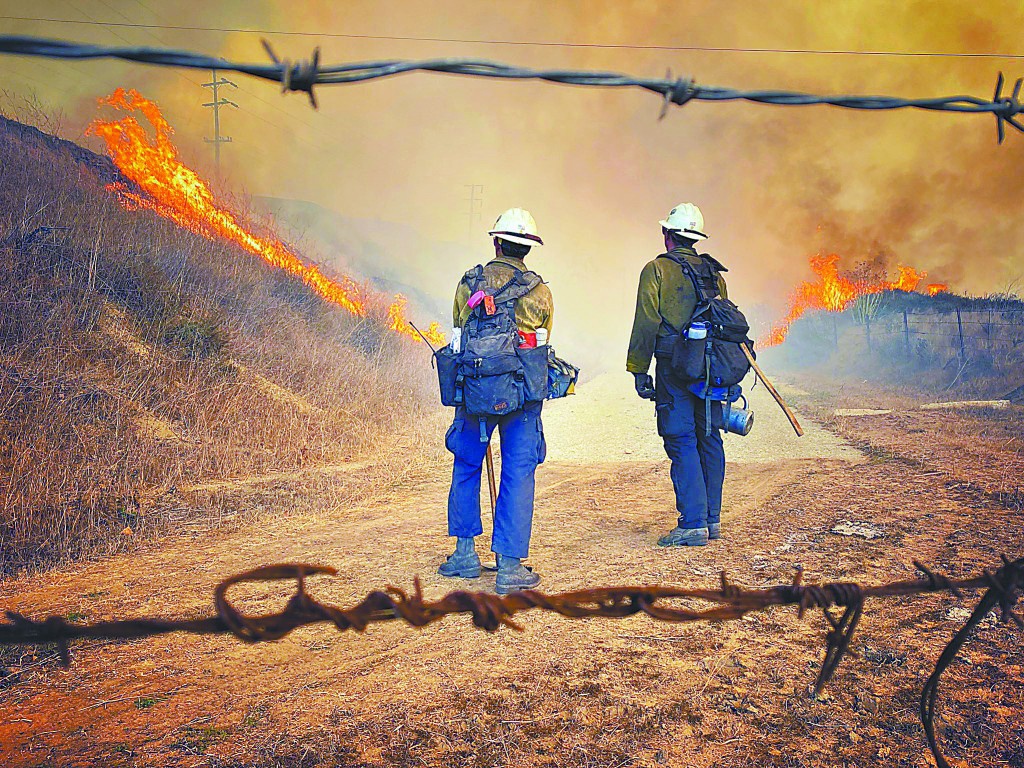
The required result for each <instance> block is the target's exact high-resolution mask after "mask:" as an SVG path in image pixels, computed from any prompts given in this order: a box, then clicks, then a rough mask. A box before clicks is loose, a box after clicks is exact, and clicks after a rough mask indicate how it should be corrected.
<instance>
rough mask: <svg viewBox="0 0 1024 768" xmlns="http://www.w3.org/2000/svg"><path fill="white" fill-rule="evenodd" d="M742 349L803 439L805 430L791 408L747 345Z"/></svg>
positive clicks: (798, 435)
mask: <svg viewBox="0 0 1024 768" xmlns="http://www.w3.org/2000/svg"><path fill="white" fill-rule="evenodd" d="M740 349H742V350H743V354H744V355H746V358H747V362H748V363H750V367H751V368H753V369H754V373H756V374H757V378H759V379H760V380H761V382H762V383H763V384H764V385H765V387H767V389H768V391H769V392H770V393H771V396H772V397H774V398H775V402H776V403H778V404H779V407H780V408H781V409H782V412H783V413H784V414H786V418H787V419H789V423H790V424H792V425H793V430H794V431H795V432H796V436H797V437H803V435H804V430H803V429H802V428H801V426H800V422H799V421H797V420H796V416H794V415H793V412H792V411H791V410H790V409H789V406H788V405H786V401H785V400H783V399H782V395H780V394H779V392H778V390H777V389H775V387H774V386H772V383H771V382H770V381H768V379H767V378H766V377H765V375H764V371H762V370H761V366H759V365H758V364H757V361H756V360H755V359H754V354H753V353H752V352H751V351H750V348H749V347H748V346H747V345H746V344H740Z"/></svg>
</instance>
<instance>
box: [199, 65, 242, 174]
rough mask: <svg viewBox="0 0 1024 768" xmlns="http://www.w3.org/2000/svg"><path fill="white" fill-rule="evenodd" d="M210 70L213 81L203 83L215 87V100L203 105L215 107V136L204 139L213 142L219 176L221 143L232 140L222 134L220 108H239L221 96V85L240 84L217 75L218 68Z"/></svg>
mask: <svg viewBox="0 0 1024 768" xmlns="http://www.w3.org/2000/svg"><path fill="white" fill-rule="evenodd" d="M210 71H211V72H212V73H213V82H212V83H203V88H212V89H213V101H211V102H208V103H206V104H203V106H204V107H212V108H213V138H212V139H207V138H205V137H204V138H203V141H205V142H206V143H208V144H213V157H214V160H215V162H216V165H217V175H218V176H219V175H220V145H221V144H225V143H227V142H229V141H231V137H230V136H221V135H220V108H221V107H234V108H235V109H238V105H237V104H235V102H233V101H228V100H227V99H224V98H221V96H220V87H221V86H222V85H230V86H231V87H232V88H237V87H238V86H237V85H235V84H234V83H232V82H231V81H230V80H227V79H226V78H223V77H219V76H218V75H217V70H216V69H212V70H210Z"/></svg>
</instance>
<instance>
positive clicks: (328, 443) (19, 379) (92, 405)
mask: <svg viewBox="0 0 1024 768" xmlns="http://www.w3.org/2000/svg"><path fill="white" fill-rule="evenodd" d="M114 173H115V171H114V170H113V168H112V166H110V164H109V163H107V162H106V161H104V160H103V159H102V158H98V157H96V156H94V155H89V154H88V153H84V151H83V150H80V149H78V148H75V147H74V146H73V145H69V144H66V143H61V142H56V141H55V140H53V139H51V138H50V137H46V136H45V135H43V134H40V133H38V132H36V131H34V130H33V129H26V128H24V127H23V126H19V125H18V124H16V123H11V122H7V121H2V122H0V242H4V241H5V240H6V245H5V246H0V259H2V261H3V263H4V265H5V270H4V272H5V279H4V281H3V283H2V285H0V418H2V421H0V478H2V479H0V573H5V572H10V571H12V570H14V569H17V568H19V567H22V566H26V565H42V564H47V563H52V562H54V561H59V560H62V559H65V558H69V557H76V556H80V555H83V554H86V553H91V552H102V551H111V550H118V549H123V548H125V547H130V546H133V542H134V541H135V540H136V539H139V538H140V537H143V538H144V537H145V535H146V534H147V533H150V532H156V531H160V530H162V529H166V528H167V527H168V525H169V518H168V516H167V515H162V514H161V509H162V507H161V505H160V504H154V503H152V499H153V498H154V497H155V496H158V495H160V493H161V492H162V491H165V490H167V489H170V488H175V487H183V486H189V485H194V484H196V483H199V482H200V481H203V480H206V479H211V478H221V479H223V478H245V477H248V476H253V475H263V474H265V473H269V472H274V471H281V470H295V469H300V468H304V467H315V466H318V465H323V464H337V463H342V462H345V461H348V460H351V459H352V458H353V457H356V456H359V455H362V454H365V453H367V452H375V451H378V450H379V449H380V448H381V446H383V445H388V444H390V442H391V441H392V440H393V438H394V436H395V435H396V434H398V433H400V432H403V433H405V434H410V433H412V434H415V430H414V429H413V426H412V425H413V424H414V423H415V422H416V420H417V418H418V417H419V416H420V415H422V413H423V412H424V407H423V403H424V401H425V400H426V401H427V402H432V398H433V393H432V392H427V391H426V389H425V388H426V387H428V386H429V381H428V379H429V369H428V368H427V367H426V365H425V362H424V361H425V357H424V356H423V355H422V350H420V349H418V348H417V347H415V346H414V345H413V344H411V343H410V342H408V341H407V340H405V339H403V338H399V337H396V336H394V335H393V334H390V333H388V332H387V331H385V330H384V328H383V326H382V325H381V323H380V322H379V321H378V320H377V319H374V318H373V317H371V318H369V319H360V318H355V317H352V316H350V315H347V314H346V313H345V312H344V311H343V310H340V309H338V308H336V307H333V306H331V305H327V304H325V303H324V302H323V301H321V300H320V299H319V298H318V297H316V296H315V295H314V294H313V293H312V292H311V291H309V290H308V289H307V288H306V287H305V286H304V285H303V284H302V283H301V282H299V281H297V280H295V279H293V278H291V277H289V276H285V275H282V274H279V273H275V272H273V271H272V270H270V269H269V268H266V267H264V266H263V265H262V263H257V260H256V259H255V258H254V257H252V256H250V255H248V254H246V253H244V252H241V251H239V250H237V249H234V248H232V247H230V246H228V245H226V244H223V243H218V242H211V241H208V240H205V239H203V238H201V237H198V236H193V235H190V234H189V233H186V232H183V231H182V230H180V229H178V228H177V227H175V226H174V225H172V224H170V223H169V222H166V221H163V220H160V219H157V218H156V217H154V216H152V215H150V214H148V213H130V212H127V211H125V210H123V209H122V208H121V207H120V206H119V205H118V204H117V203H116V201H114V200H113V198H112V196H111V195H110V194H109V193H107V192H106V191H105V190H104V189H103V187H104V184H105V183H106V182H107V181H108V180H109V179H110V178H111V177H112V175H113V174H114ZM41 226H48V227H60V228H62V229H59V230H55V231H53V232H49V233H39V234H37V236H36V238H35V240H34V241H33V242H26V241H25V236H26V235H27V234H28V233H30V232H32V231H33V230H36V228H38V227H41ZM371 314H373V313H371ZM414 361H415V362H414ZM384 466H385V468H386V462H385V465H384ZM382 471H384V470H382ZM209 511H210V510H207V512H209ZM192 513H193V514H199V515H201V514H203V510H202V509H200V508H196V507H194V506H193V508H192ZM171 517H173V521H174V522H173V525H179V524H181V523H182V520H181V517H180V515H179V516H171Z"/></svg>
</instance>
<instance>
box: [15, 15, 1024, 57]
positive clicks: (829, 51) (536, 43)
mask: <svg viewBox="0 0 1024 768" xmlns="http://www.w3.org/2000/svg"><path fill="white" fill-rule="evenodd" d="M121 15H122V16H123V14H121ZM0 19H3V20H5V21H34V22H45V23H49V24H84V25H89V26H107V27H143V28H148V29H169V30H179V31H183V32H225V33H249V34H261V35H288V36H291V37H318V38H324V37H327V38H343V39H347V40H385V41H395V42H416V43H458V44H465V45H505V46H523V47H540V48H592V49H598V50H626V51H700V52H709V53H783V54H786V53H788V54H805V55H814V56H894V57H905V58H963V59H1011V60H1016V59H1024V54H1020V53H991V52H980V53H970V52H965V51H856V50H852V49H842V48H767V47H766V48H744V47H740V46H710V45H641V44H638V43H572V42H564V41H561V42H560V41H547V40H494V39H486V38H457V37H416V36H412V35H360V34H354V33H345V32H310V31H305V30H286V29H265V28H255V27H253V28H249V27H199V26H190V25H183V24H182V25H178V24H137V23H121V22H114V21H76V20H73V19H50V18H35V17H31V16H0Z"/></svg>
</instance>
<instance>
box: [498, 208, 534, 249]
mask: <svg viewBox="0 0 1024 768" xmlns="http://www.w3.org/2000/svg"><path fill="white" fill-rule="evenodd" d="M487 234H489V235H493V236H494V237H496V238H498V239H499V240H508V241H509V242H510V243H519V244H520V245H544V241H543V240H541V239H540V235H538V234H537V222H536V221H534V220H533V216H531V215H530V212H529V211H527V210H525V209H523V208H509V209H508V210H507V211H505V212H504V213H503V214H501V216H499V217H498V220H497V221H495V222H494V228H493V229H492V230H491V231H490V232H488V233H487Z"/></svg>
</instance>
